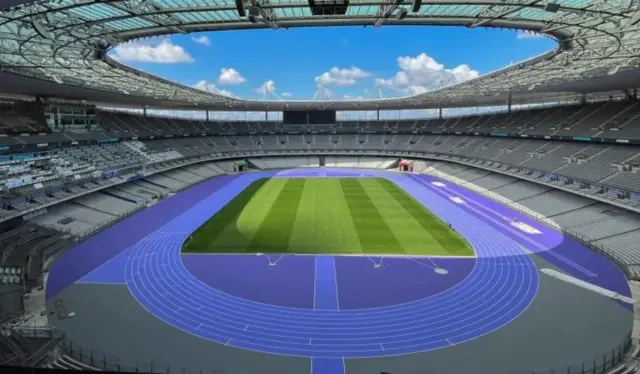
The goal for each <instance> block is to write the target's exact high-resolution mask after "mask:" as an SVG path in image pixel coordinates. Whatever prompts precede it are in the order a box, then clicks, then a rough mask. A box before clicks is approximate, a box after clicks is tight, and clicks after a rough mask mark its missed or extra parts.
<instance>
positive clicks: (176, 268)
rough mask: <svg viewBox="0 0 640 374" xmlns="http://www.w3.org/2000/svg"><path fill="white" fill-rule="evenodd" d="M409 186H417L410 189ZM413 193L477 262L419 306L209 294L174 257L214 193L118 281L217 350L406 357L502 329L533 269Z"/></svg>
mask: <svg viewBox="0 0 640 374" xmlns="http://www.w3.org/2000/svg"><path fill="white" fill-rule="evenodd" d="M360 174H361V173H360ZM272 175H274V173H273V172H267V173H251V174H246V175H244V176H242V177H241V180H240V181H239V182H238V184H237V185H236V188H237V189H238V191H237V192H239V191H241V190H242V189H243V187H242V186H244V187H246V186H248V185H249V184H250V183H252V182H253V181H255V180H257V179H259V178H262V177H265V176H272ZM369 175H372V176H373V175H375V176H377V177H381V176H382V177H385V178H388V179H390V180H392V181H394V182H395V183H396V184H398V185H399V186H400V187H401V188H404V189H405V190H407V191H408V192H410V193H412V190H411V189H409V188H408V185H409V184H412V183H416V182H414V181H412V180H411V179H410V178H407V177H404V176H402V175H397V174H392V173H383V172H375V173H370V174H369ZM413 188H418V187H417V183H416V186H413ZM420 188H421V190H420V194H419V195H420V196H417V195H416V194H414V196H415V197H416V198H417V199H418V200H419V201H421V202H422V203H423V204H425V205H426V206H427V207H428V208H430V209H431V210H432V211H433V212H434V213H435V214H437V215H439V216H440V217H442V218H445V216H446V220H447V221H449V222H451V223H452V224H453V225H454V227H456V229H457V230H458V231H459V232H460V233H461V234H462V235H463V236H465V237H466V238H467V239H468V240H469V242H471V244H472V245H473V247H474V248H475V250H476V255H477V261H476V264H475V266H474V268H473V270H472V271H471V273H470V274H469V276H468V277H467V278H465V279H464V280H463V281H462V282H460V283H458V284H457V285H456V286H454V287H452V288H450V289H448V290H446V291H443V292H442V293H439V294H436V295H432V296H430V297H427V298H424V299H421V300H415V301H413V302H409V303H404V304H399V305H392V306H387V307H378V308H369V309H351V310H334V311H329V310H313V309H301V308H292V307H284V306H277V305H269V304H263V303H258V302H255V301H251V300H246V299H242V298H239V297H237V296H233V295H229V294H226V293H223V292H221V291H218V290H216V289H213V288H211V287H209V286H208V285H206V284H204V283H203V282H201V281H200V280H198V279H197V278H196V277H195V276H194V275H193V274H191V273H190V272H189V271H188V270H187V269H186V267H185V266H184V264H183V263H182V261H181V258H180V250H181V246H182V243H183V242H184V240H185V239H186V238H187V237H188V236H189V235H190V234H191V233H192V232H193V231H194V230H195V229H196V228H197V227H199V226H200V225H201V224H202V223H203V222H204V221H206V220H207V219H209V218H210V217H211V216H212V215H213V214H214V213H215V211H216V209H217V208H219V207H221V206H223V205H224V204H225V202H224V201H220V200H221V199H220V197H219V195H218V194H213V195H211V196H209V197H207V198H205V199H204V200H202V202H201V203H199V204H197V205H196V206H194V207H193V208H191V209H189V210H188V211H186V212H185V213H183V214H182V215H180V216H178V217H176V218H175V219H173V220H172V221H170V222H168V223H167V224H165V225H164V226H163V227H161V228H159V229H158V230H156V231H155V232H153V233H151V234H150V235H148V236H147V237H145V238H144V239H143V240H141V241H139V242H138V243H136V244H135V245H133V246H132V247H131V248H130V254H129V256H128V259H127V261H126V266H125V277H126V283H127V285H128V287H129V289H130V291H131V294H132V295H133V296H134V297H135V298H136V299H137V300H138V302H139V303H140V304H141V305H142V306H144V307H145V308H146V309H147V310H148V311H149V312H151V313H152V314H154V315H155V316H156V317H158V318H159V319H161V320H162V321H164V322H166V323H168V324H171V325H173V326H174V327H176V328H179V329H181V330H184V331H186V332H188V333H191V334H194V335H197V336H200V337H202V338H204V339H208V340H212V341H216V342H219V343H222V344H225V345H229V346H234V347H239V348H244V349H250V350H256V351H262V352H268V353H274V354H281V355H295V356H306V357H330V358H334V357H335V358H356V357H358V358H363V357H380V356H390V355H399V354H407V353H414V352H420V351H427V350H433V349H437V348H443V347H447V346H450V345H453V344H457V343H460V342H464V341H467V340H470V339H473V338H476V337H479V336H481V335H484V334H487V333H490V332H492V331H494V330H496V329H498V328H500V327H501V326H504V325H505V324H507V323H509V322H510V321H511V320H513V319H514V318H516V317H517V316H518V315H520V314H521V313H522V312H523V311H524V310H525V309H526V308H527V306H528V305H529V304H530V303H531V301H532V300H533V298H534V296H535V294H536V292H537V288H538V274H537V268H536V266H535V264H534V263H533V261H532V260H531V259H530V258H529V257H528V256H526V255H525V254H524V253H523V250H522V248H521V247H520V246H519V245H518V244H517V243H515V242H514V241H512V240H511V239H510V238H508V237H507V236H505V235H504V234H502V233H501V232H500V231H499V230H496V229H494V228H493V227H491V226H490V225H487V224H485V223H484V222H483V221H482V220H481V219H480V218H478V217H475V216H474V215H473V214H471V213H469V212H468V211H466V210H464V209H462V208H460V207H459V206H457V205H456V204H454V203H452V202H451V201H449V200H448V199H447V198H445V197H442V196H440V195H438V194H436V193H434V192H432V191H429V190H428V189H427V188H425V187H420ZM413 192H415V190H414V191H413ZM429 201H431V202H437V204H436V203H429ZM335 260H336V261H340V257H336V259H335ZM283 261H286V257H285V258H283Z"/></svg>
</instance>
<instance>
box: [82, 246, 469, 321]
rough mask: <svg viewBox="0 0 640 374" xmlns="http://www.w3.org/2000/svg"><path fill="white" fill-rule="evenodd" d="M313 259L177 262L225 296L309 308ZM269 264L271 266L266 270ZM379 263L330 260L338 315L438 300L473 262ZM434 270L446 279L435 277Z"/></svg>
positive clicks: (196, 258) (191, 257)
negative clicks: (340, 311) (442, 271)
mask: <svg viewBox="0 0 640 374" xmlns="http://www.w3.org/2000/svg"><path fill="white" fill-rule="evenodd" d="M315 258H316V256H307V255H301V256H291V255H286V256H277V255H276V256H253V255H200V254H185V255H182V262H183V263H184V265H185V267H186V268H187V269H188V270H189V271H190V272H191V273H192V274H193V275H194V276H195V277H196V278H198V279H199V280H200V281H201V282H203V283H205V284H207V285H209V286H210V287H212V288H215V289H217V290H219V291H222V292H225V293H228V294H230V295H234V296H238V297H241V298H244V299H248V300H254V301H257V302H261V303H265V304H274V305H281V306H288V307H293V308H313V307H314V304H313V303H314V296H313V295H314V293H316V294H317V291H318V290H317V289H316V290H315V291H314V283H315V284H318V282H317V281H318V280H316V282H314V275H315V274H316V273H317V272H318V270H323V269H324V268H318V263H314V261H315ZM270 259H271V261H277V265H276V266H268V263H269V261H270ZM380 262H381V258H380V257H361V256H337V257H335V274H334V273H331V275H330V276H334V275H335V277H336V279H337V284H338V290H337V291H338V295H339V297H338V298H339V305H340V309H343V310H345V309H362V308H377V307H385V306H389V305H397V304H402V303H408V302H411V301H414V300H419V299H423V298H426V297H429V296H432V295H435V294H438V293H440V292H443V291H445V290H447V289H449V288H451V287H453V286H455V285H456V284H458V283H460V281H462V280H463V279H464V278H465V277H467V276H468V275H469V273H470V272H471V269H473V266H474V264H475V259H474V258H432V259H424V258H421V259H407V258H384V260H382V264H381V265H382V266H381V268H380V269H376V268H374V266H373V264H374V263H380ZM314 266H315V270H314ZM436 267H440V268H444V269H447V271H448V272H449V273H448V274H447V275H446V276H443V275H439V274H437V273H436V272H435V271H434V269H435V268H436ZM324 273H326V272H325V271H324V270H323V271H322V272H320V273H318V274H324ZM321 279H322V278H321ZM86 281H90V280H86ZM315 307H316V309H323V308H322V307H321V306H318V305H315Z"/></svg>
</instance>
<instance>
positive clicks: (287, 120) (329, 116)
mask: <svg viewBox="0 0 640 374" xmlns="http://www.w3.org/2000/svg"><path fill="white" fill-rule="evenodd" d="M282 119H283V122H284V124H285V125H330V124H335V123H336V111H335V110H289V111H284V112H283V115H282Z"/></svg>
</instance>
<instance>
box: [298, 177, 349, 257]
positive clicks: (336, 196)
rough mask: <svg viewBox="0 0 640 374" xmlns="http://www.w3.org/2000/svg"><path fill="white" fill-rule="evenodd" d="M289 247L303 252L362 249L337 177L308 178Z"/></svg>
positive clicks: (347, 251) (340, 251) (341, 251)
mask: <svg viewBox="0 0 640 374" xmlns="http://www.w3.org/2000/svg"><path fill="white" fill-rule="evenodd" d="M289 249H290V251H292V252H304V253H361V247H360V241H359V239H358V236H357V235H356V231H355V228H354V227H353V222H352V221H351V216H350V215H349V208H348V207H347V204H346V202H345V201H344V197H343V195H342V190H341V188H340V184H339V182H338V180H337V179H329V178H322V179H313V180H307V183H305V185H304V190H303V193H302V198H301V200H300V204H299V206H298V214H297V215H296V221H295V224H294V226H293V233H292V235H291V241H290V243H289Z"/></svg>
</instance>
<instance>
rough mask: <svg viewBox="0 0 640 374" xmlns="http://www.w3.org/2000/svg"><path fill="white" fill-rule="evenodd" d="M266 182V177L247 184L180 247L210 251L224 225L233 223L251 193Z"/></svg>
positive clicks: (184, 249) (186, 249)
mask: <svg viewBox="0 0 640 374" xmlns="http://www.w3.org/2000/svg"><path fill="white" fill-rule="evenodd" d="M267 182H268V179H260V180H257V181H255V182H254V183H252V184H251V185H250V186H248V187H247V188H246V189H245V190H244V191H242V192H241V193H240V194H239V195H238V196H236V197H235V198H234V199H233V200H231V201H230V202H229V204H227V205H225V206H224V207H223V208H222V209H220V210H219V211H218V213H216V214H215V215H214V216H213V217H212V218H211V219H209V220H208V221H207V222H205V224H204V225H202V226H200V227H199V228H198V229H197V230H196V231H194V233H193V234H192V235H191V239H190V240H189V241H188V242H187V244H186V245H185V246H184V247H183V248H182V251H183V252H189V253H206V252H210V248H211V243H213V242H214V241H215V240H216V239H217V238H218V237H219V236H220V234H221V233H222V232H223V231H224V229H225V227H227V225H230V224H235V221H236V217H238V216H239V215H240V213H241V212H242V210H243V209H244V207H245V206H246V205H247V203H248V202H249V201H250V200H251V198H252V197H253V195H254V194H255V193H256V192H257V191H258V190H260V189H261V188H262V186H264V185H265V183H267Z"/></svg>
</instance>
